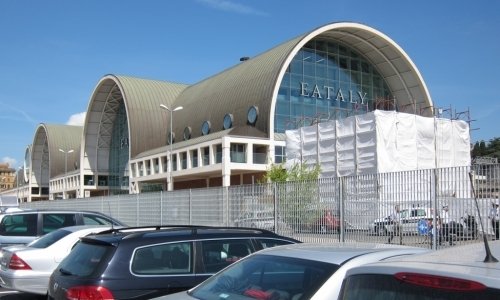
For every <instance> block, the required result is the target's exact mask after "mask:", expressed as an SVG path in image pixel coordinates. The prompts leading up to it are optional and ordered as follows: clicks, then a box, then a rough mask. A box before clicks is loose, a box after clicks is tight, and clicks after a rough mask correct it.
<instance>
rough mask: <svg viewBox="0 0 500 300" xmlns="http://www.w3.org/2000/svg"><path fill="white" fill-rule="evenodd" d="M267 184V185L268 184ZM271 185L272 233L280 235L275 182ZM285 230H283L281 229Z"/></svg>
mask: <svg viewBox="0 0 500 300" xmlns="http://www.w3.org/2000/svg"><path fill="white" fill-rule="evenodd" d="M268 184H269V183H268ZM272 185H273V205H274V232H276V233H280V232H279V231H278V216H279V211H278V191H277V189H276V182H274V183H272ZM283 229H285V228H283Z"/></svg>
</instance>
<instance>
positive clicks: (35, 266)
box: [0, 225, 111, 295]
mask: <svg viewBox="0 0 500 300" xmlns="http://www.w3.org/2000/svg"><path fill="white" fill-rule="evenodd" d="M108 229H111V227H110V226H97V225H80V226H71V227H64V228H61V229H57V230H55V231H52V232H50V233H48V234H46V235H43V236H41V237H40V238H38V239H36V240H34V241H32V242H31V243H29V244H28V245H15V246H9V247H5V248H3V249H2V251H1V253H0V285H1V286H2V287H3V288H7V289H12V290H17V291H21V292H27V293H33V294H39V295H46V294H47V286H48V283H49V277H50V274H52V272H53V271H54V270H55V269H56V267H57V265H58V264H59V262H61V260H62V259H63V258H64V257H66V255H68V253H69V252H70V251H71V249H72V248H73V246H74V245H75V244H76V243H77V242H78V241H79V239H80V237H82V236H85V235H88V234H92V233H98V232H102V231H105V230H108Z"/></svg>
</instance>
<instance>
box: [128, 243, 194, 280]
mask: <svg viewBox="0 0 500 300" xmlns="http://www.w3.org/2000/svg"><path fill="white" fill-rule="evenodd" d="M192 248H193V247H192V243H191V242H181V243H171V244H162V245H154V246H148V247H143V248H139V249H137V250H136V251H135V252H134V254H133V258H132V266H131V270H132V273H134V274H137V275H165V274H186V273H192V269H193V267H192V265H193V264H192V252H193V251H192Z"/></svg>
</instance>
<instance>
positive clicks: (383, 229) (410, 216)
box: [370, 207, 434, 235]
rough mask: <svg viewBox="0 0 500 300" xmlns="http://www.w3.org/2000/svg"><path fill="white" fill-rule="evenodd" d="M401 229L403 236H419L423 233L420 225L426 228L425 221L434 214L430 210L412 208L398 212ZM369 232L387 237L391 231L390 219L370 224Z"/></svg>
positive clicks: (381, 219) (378, 220)
mask: <svg viewBox="0 0 500 300" xmlns="http://www.w3.org/2000/svg"><path fill="white" fill-rule="evenodd" d="M400 216H401V228H402V230H403V234H419V233H421V232H422V231H425V230H426V228H422V225H425V226H427V220H429V219H432V218H433V217H434V214H433V213H432V210H431V209H430V208H423V207H413V208H407V209H402V210H401V211H400ZM370 231H371V233H372V234H375V235H388V234H389V233H390V232H392V231H393V223H392V221H391V217H390V216H387V217H384V218H380V219H377V220H375V221H373V223H372V224H370Z"/></svg>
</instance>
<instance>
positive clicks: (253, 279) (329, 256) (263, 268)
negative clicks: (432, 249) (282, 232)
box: [157, 243, 429, 300]
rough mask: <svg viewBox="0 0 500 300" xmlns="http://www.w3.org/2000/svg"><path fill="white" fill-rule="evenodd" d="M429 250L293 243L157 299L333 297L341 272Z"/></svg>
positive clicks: (218, 299) (315, 299)
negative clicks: (179, 291)
mask: <svg viewBox="0 0 500 300" xmlns="http://www.w3.org/2000/svg"><path fill="white" fill-rule="evenodd" d="M427 251H429V250H426V249H422V248H416V247H406V246H393V245H387V244H360V243H356V244H350V243H345V244H296V245H286V246H278V247H274V248H269V249H264V250H261V251H259V252H256V253H254V254H252V255H250V256H247V257H246V258H243V259H241V260H239V261H237V262H236V263H234V264H232V265H230V266H229V267H227V268H225V269H224V270H222V271H220V272H219V273H217V274H215V275H213V276H212V277H210V278H208V279H207V280H205V281H204V282H202V283H201V284H199V285H198V286H196V287H194V288H193V289H191V290H189V291H184V292H181V293H176V294H171V295H167V296H163V297H160V298H157V299H172V300H173V299H176V300H183V299H201V300H220V299H248V300H251V299H290V300H297V299H314V300H319V299H324V300H326V299H328V300H331V299H337V295H338V293H339V291H340V287H341V284H342V280H343V279H344V274H345V272H346V271H347V270H348V269H350V268H352V267H355V266H359V265H362V264H366V263H370V262H375V261H380V260H384V259H387V258H389V257H397V256H403V255H411V254H415V253H424V252H427Z"/></svg>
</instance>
